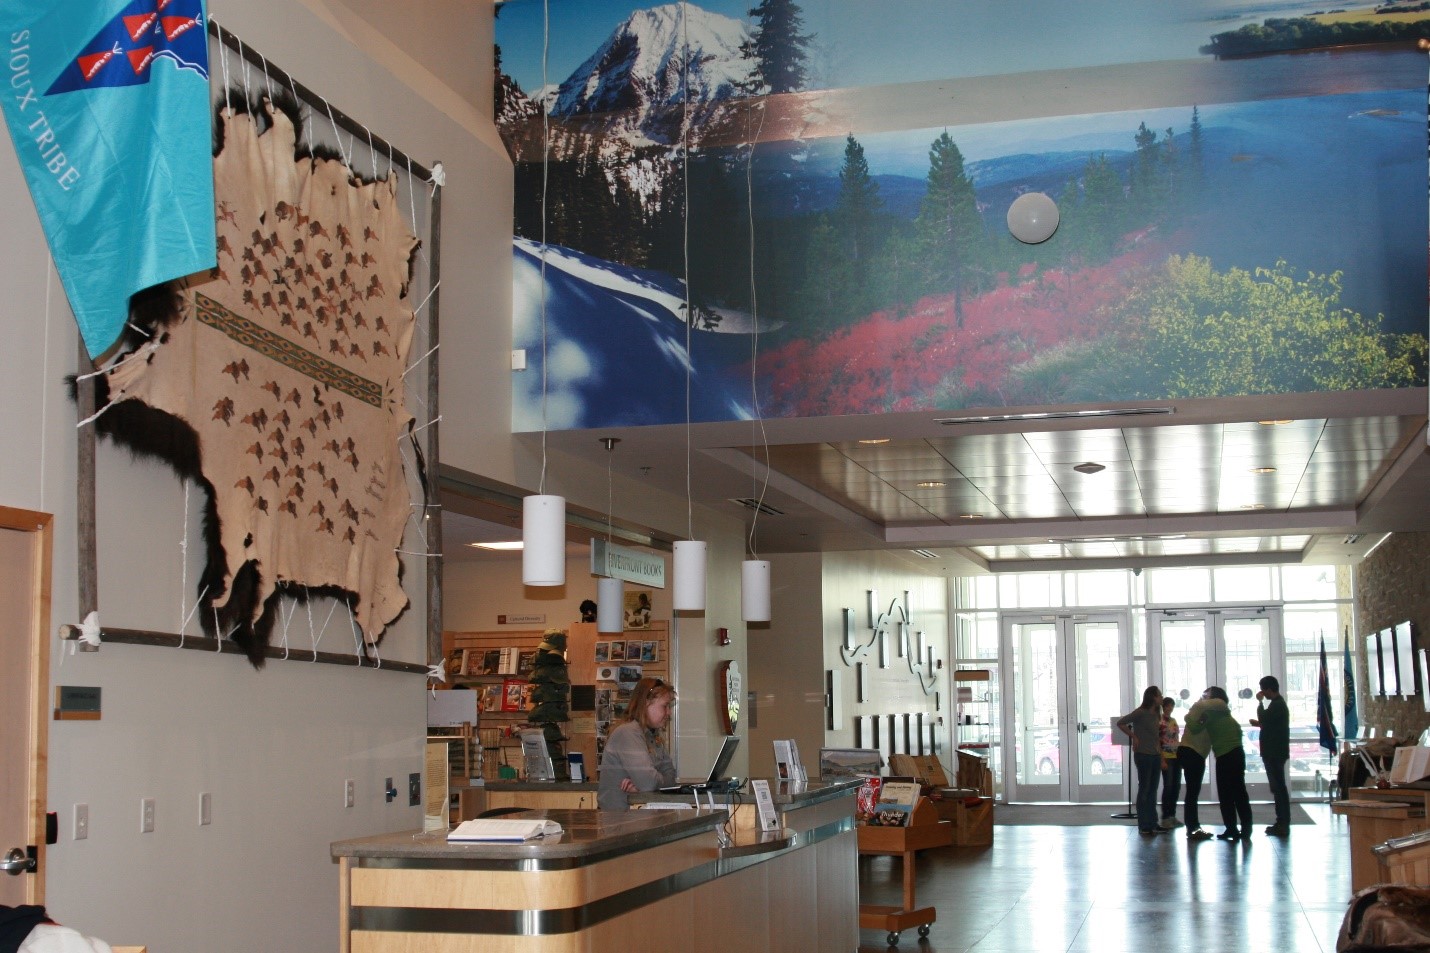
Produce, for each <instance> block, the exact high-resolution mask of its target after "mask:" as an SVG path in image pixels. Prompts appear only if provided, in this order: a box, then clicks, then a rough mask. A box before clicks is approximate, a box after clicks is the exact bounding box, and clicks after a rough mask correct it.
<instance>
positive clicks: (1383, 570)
mask: <svg viewBox="0 0 1430 953" xmlns="http://www.w3.org/2000/svg"><path fill="white" fill-rule="evenodd" d="M1355 603H1356V632H1357V635H1356V638H1355V648H1356V691H1357V692H1358V693H1359V695H1360V698H1359V701H1360V712H1361V716H1360V717H1361V723H1362V724H1364V725H1374V726H1375V727H1376V728H1377V729H1379V730H1377V732H1376V734H1377V735H1380V734H1381V733H1382V731H1383V730H1384V729H1390V730H1393V731H1394V732H1395V737H1396V738H1408V737H1414V736H1418V735H1419V734H1420V732H1422V731H1424V730H1425V728H1426V727H1427V726H1430V712H1426V711H1425V704H1424V701H1425V695H1424V693H1425V690H1426V687H1425V686H1424V685H1420V684H1419V675H1418V673H1417V675H1416V680H1417V687H1418V688H1419V689H1420V693H1419V694H1417V695H1414V696H1412V697H1410V698H1395V697H1380V698H1378V697H1370V696H1367V695H1366V693H1365V687H1366V684H1367V683H1366V659H1365V636H1366V635H1367V634H1369V633H1371V632H1376V631H1379V630H1381V629H1384V628H1387V627H1389V626H1393V625H1395V624H1396V623H1398V622H1404V621H1405V620H1406V619H1409V620H1410V622H1411V623H1412V624H1413V625H1414V627H1415V628H1414V631H1415V640H1416V641H1415V647H1416V649H1417V650H1418V649H1421V648H1427V647H1430V639H1427V636H1426V629H1427V627H1430V533H1404V534H1402V533H1396V534H1395V535H1393V536H1391V537H1390V538H1389V539H1387V540H1386V541H1385V542H1384V543H1383V544H1382V545H1381V546H1380V548H1378V549H1377V550H1376V551H1375V552H1373V553H1371V555H1370V558H1369V559H1367V560H1365V561H1364V562H1363V563H1361V564H1360V566H1358V567H1357V568H1356V573H1355ZM1416 664H1417V667H1418V665H1419V656H1418V654H1417V656H1416Z"/></svg>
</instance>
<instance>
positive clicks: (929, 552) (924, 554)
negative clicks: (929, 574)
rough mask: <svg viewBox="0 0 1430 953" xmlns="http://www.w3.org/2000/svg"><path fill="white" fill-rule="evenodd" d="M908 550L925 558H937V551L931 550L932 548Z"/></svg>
mask: <svg viewBox="0 0 1430 953" xmlns="http://www.w3.org/2000/svg"><path fill="white" fill-rule="evenodd" d="M909 552H911V553H913V554H914V555H915V556H922V557H923V558H925V559H937V558H938V553H935V552H933V551H932V550H928V549H911V550H909Z"/></svg>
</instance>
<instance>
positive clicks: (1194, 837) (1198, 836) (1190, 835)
mask: <svg viewBox="0 0 1430 953" xmlns="http://www.w3.org/2000/svg"><path fill="white" fill-rule="evenodd" d="M1215 836H1216V835H1214V834H1213V833H1212V832H1211V831H1204V830H1202V829H1201V828H1200V827H1198V828H1197V829H1196V830H1194V831H1187V840H1190V841H1199V840H1211V839H1212V838H1213V837H1215Z"/></svg>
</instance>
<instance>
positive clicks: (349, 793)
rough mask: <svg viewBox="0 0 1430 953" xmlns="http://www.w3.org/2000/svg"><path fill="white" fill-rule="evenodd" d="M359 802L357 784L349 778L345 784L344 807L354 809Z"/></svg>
mask: <svg viewBox="0 0 1430 953" xmlns="http://www.w3.org/2000/svg"><path fill="white" fill-rule="evenodd" d="M356 802H357V782H356V781H354V780H353V779H352V778H348V779H347V780H346V781H344V782H343V807H352V806H353V804H354V803H356Z"/></svg>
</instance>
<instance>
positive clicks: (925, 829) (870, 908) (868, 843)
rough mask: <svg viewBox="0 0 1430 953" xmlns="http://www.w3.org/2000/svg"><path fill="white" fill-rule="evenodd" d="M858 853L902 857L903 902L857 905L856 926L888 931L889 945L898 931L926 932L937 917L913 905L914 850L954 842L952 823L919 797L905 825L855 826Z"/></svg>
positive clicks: (927, 910) (897, 936)
mask: <svg viewBox="0 0 1430 953" xmlns="http://www.w3.org/2000/svg"><path fill="white" fill-rule="evenodd" d="M858 834H859V853H860V854H869V855H873V854H884V855H893V856H898V857H902V858H903V859H904V871H903V873H904V905H903V906H902V907H890V906H884V905H880V904H873V903H861V904H860V905H859V926H860V928H862V929H866V930H887V931H888V937H887V939H888V941H889V945H890V946H893V945H894V944H896V943H898V942H899V934H900V933H902V932H903V931H905V930H907V929H909V928H910V927H918V931H919V936H921V937H925V936H928V935H929V924H931V923H933V922H934V921H935V920H936V919H937V918H938V913H937V911H936V910H935V909H934V908H933V907H916V906H915V905H914V853H915V852H916V851H920V850H924V849H925V848H928V847H947V846H949V845H950V844H952V843H953V825H952V824H950V823H949V822H948V821H940V820H939V819H938V812H937V811H936V810H935V809H934V806H933V805H932V804H931V803H929V800H928V799H927V798H920V799H919V803H918V805H917V806H916V807H915V808H914V813H913V816H912V818H911V819H910V821H909V826H908V827H869V826H868V825H865V826H862V827H860V828H858Z"/></svg>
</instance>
